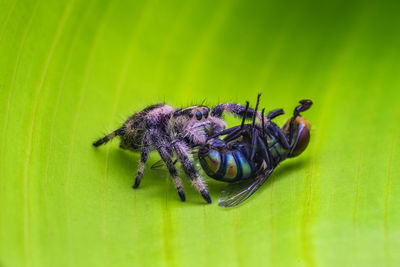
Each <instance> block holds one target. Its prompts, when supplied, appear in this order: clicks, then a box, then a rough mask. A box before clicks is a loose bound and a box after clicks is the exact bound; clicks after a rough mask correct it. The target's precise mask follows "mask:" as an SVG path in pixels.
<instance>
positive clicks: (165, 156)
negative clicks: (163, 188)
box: [151, 131, 186, 201]
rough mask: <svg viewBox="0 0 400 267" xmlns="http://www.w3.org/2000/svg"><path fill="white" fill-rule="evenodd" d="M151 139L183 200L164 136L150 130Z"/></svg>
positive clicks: (183, 193)
mask: <svg viewBox="0 0 400 267" xmlns="http://www.w3.org/2000/svg"><path fill="white" fill-rule="evenodd" d="M151 141H152V143H153V145H154V147H156V150H157V152H158V154H159V155H160V157H161V159H162V160H163V161H164V162H165V165H167V168H168V171H169V173H170V174H171V177H172V181H173V182H174V185H175V187H176V190H177V191H178V194H179V197H180V198H181V200H182V201H185V200H186V197H185V192H184V191H183V186H182V181H181V179H180V178H179V176H178V171H177V170H176V168H175V166H174V162H173V161H172V157H171V154H170V153H169V151H168V149H167V147H166V144H168V142H166V141H165V138H163V137H162V135H161V134H159V133H158V132H157V131H152V132H151Z"/></svg>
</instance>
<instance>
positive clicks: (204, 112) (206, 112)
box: [203, 109, 208, 119]
mask: <svg viewBox="0 0 400 267" xmlns="http://www.w3.org/2000/svg"><path fill="white" fill-rule="evenodd" d="M203 115H204V118H206V119H207V118H208V110H207V109H205V110H204V111H203Z"/></svg>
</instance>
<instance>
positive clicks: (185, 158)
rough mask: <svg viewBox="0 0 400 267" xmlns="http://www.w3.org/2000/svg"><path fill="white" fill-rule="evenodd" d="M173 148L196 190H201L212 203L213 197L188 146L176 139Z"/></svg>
mask: <svg viewBox="0 0 400 267" xmlns="http://www.w3.org/2000/svg"><path fill="white" fill-rule="evenodd" d="M173 148H174V151H175V153H176V156H177V158H178V160H179V162H180V163H181V165H182V168H183V170H184V171H185V173H186V175H188V176H189V178H190V179H191V180H192V184H193V186H194V188H196V190H197V191H199V192H200V194H201V195H202V197H203V198H204V199H205V201H207V202H208V203H211V202H212V201H211V197H210V195H209V193H208V191H207V188H206V185H205V184H204V182H203V180H202V179H201V177H200V176H199V174H198V173H197V170H196V167H195V166H194V164H193V162H192V161H191V160H190V157H189V153H188V147H187V146H186V145H185V144H184V143H183V142H179V141H176V142H175V143H174V144H173Z"/></svg>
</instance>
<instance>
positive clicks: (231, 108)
mask: <svg viewBox="0 0 400 267" xmlns="http://www.w3.org/2000/svg"><path fill="white" fill-rule="evenodd" d="M224 111H226V112H227V113H229V114H232V115H234V116H237V117H240V118H243V117H246V119H251V118H253V116H254V113H255V111H254V109H251V108H248V110H247V113H246V107H245V106H242V105H239V104H235V103H223V104H219V105H217V106H215V107H214V108H213V109H212V112H211V116H214V117H218V118H221V117H222V114H223V113H224ZM257 119H259V120H261V114H260V113H259V112H257Z"/></svg>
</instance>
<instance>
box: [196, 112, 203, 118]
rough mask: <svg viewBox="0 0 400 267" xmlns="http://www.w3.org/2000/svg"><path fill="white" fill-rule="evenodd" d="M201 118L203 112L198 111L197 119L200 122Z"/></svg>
mask: <svg viewBox="0 0 400 267" xmlns="http://www.w3.org/2000/svg"><path fill="white" fill-rule="evenodd" d="M201 117H202V115H201V112H200V111H197V112H196V118H197V119H198V120H201Z"/></svg>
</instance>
